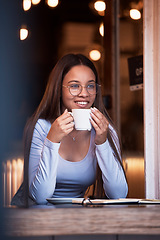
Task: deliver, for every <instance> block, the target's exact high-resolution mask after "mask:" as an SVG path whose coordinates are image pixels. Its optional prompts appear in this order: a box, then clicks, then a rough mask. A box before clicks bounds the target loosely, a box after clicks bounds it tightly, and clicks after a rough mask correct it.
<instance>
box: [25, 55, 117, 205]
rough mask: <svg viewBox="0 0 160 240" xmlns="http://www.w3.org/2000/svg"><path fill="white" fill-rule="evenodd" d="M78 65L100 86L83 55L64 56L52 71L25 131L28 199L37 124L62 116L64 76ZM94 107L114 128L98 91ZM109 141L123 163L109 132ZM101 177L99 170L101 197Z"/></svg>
mask: <svg viewBox="0 0 160 240" xmlns="http://www.w3.org/2000/svg"><path fill="white" fill-rule="evenodd" d="M77 65H85V66H87V67H89V68H90V69H91V70H92V71H93V73H94V74H95V77H96V83H98V84H100V80H99V77H98V73H97V70H96V68H95V66H94V64H93V63H92V62H91V61H90V60H89V59H88V58H87V57H85V56H84V55H82V54H67V55H65V56H63V57H62V58H61V59H60V60H59V61H58V62H57V64H56V65H55V67H54V68H53V70H52V71H51V74H50V76H49V80H48V83H47V87H46V90H45V93H44V96H43V98H42V100H41V102H40V104H39V106H38V108H37V110H36V111H35V113H34V114H33V115H32V117H31V118H30V119H29V120H28V122H27V124H26V127H25V130H24V189H25V196H26V199H28V164H29V153H30V147H31V141H32V135H33V131H34V127H35V124H36V122H37V120H38V119H39V118H42V119H46V120H48V121H50V122H51V123H53V121H54V120H55V119H56V118H57V117H59V116H60V115H61V114H62V98H61V94H62V82H63V79H64V76H65V75H66V74H67V73H68V72H69V70H70V69H71V68H72V67H73V66H77ZM94 106H95V107H96V108H98V109H99V110H100V111H101V112H102V113H103V114H104V115H105V116H106V118H107V119H108V121H109V123H110V124H111V125H112V126H113V124H112V121H111V119H110V117H109V116H108V113H107V111H106V109H105V107H104V104H103V101H102V94H101V91H98V93H97V95H96V98H95V101H94V104H93V107H94ZM108 140H109V143H110V145H111V147H112V149H113V152H114V154H115V156H116V158H117V159H118V161H119V162H120V163H121V155H120V154H119V153H118V151H117V149H118V146H119V143H115V141H114V140H113V133H112V131H108ZM116 145H117V146H116ZM98 169H99V168H98ZM100 175H101V172H100V170H98V174H97V181H98V182H97V184H96V185H97V186H98V188H97V191H96V195H99V196H100V195H101V193H102V192H103V186H102V179H101V177H99V176H100ZM27 203H28V201H27V202H26V206H27Z"/></svg>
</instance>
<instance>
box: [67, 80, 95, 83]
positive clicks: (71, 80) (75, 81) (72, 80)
mask: <svg viewBox="0 0 160 240" xmlns="http://www.w3.org/2000/svg"><path fill="white" fill-rule="evenodd" d="M72 82H76V83H79V82H80V81H78V80H71V81H69V82H68V83H72ZM90 82H96V81H95V80H89V81H88V83H90Z"/></svg>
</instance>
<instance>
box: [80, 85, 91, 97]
mask: <svg viewBox="0 0 160 240" xmlns="http://www.w3.org/2000/svg"><path fill="white" fill-rule="evenodd" d="M88 95H89V93H88V91H87V88H86V87H85V86H82V91H81V93H80V94H79V96H88Z"/></svg>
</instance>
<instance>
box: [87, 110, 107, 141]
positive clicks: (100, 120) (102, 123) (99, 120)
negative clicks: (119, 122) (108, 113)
mask: <svg viewBox="0 0 160 240" xmlns="http://www.w3.org/2000/svg"><path fill="white" fill-rule="evenodd" d="M91 116H92V119H91V123H92V126H93V127H94V129H95V131H96V136H95V143H96V144H102V143H104V142H105V141H106V139H107V130H108V121H107V119H106V118H105V116H104V115H103V114H102V113H101V112H100V111H99V110H98V109H96V108H92V109H91Z"/></svg>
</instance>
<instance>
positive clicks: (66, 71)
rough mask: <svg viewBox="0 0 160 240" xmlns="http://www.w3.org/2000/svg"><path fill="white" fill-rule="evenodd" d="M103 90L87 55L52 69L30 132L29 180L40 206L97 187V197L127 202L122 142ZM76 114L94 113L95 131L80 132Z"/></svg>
mask: <svg viewBox="0 0 160 240" xmlns="http://www.w3.org/2000/svg"><path fill="white" fill-rule="evenodd" d="M100 88H101V87H100V82H99V78H98V75H97V71H96V68H95V66H94V65H93V63H92V62H91V61H90V60H89V59H88V58H87V57H85V56H84V55H81V54H68V55H65V56H64V57H62V58H61V59H60V60H59V61H58V63H57V64H56V66H55V67H54V68H53V70H52V72H51V74H50V77H49V81H48V85H47V87H46V91H45V93H44V96H43V98H42V101H41V103H40V105H39V107H38V108H37V110H36V112H35V114H34V115H33V116H32V117H31V119H30V121H29V122H28V124H27V126H26V129H25V156H24V157H25V169H27V171H26V172H25V178H24V181H25V184H26V185H25V187H26V189H28V191H27V195H28V196H29V198H31V199H32V200H33V201H34V202H35V203H37V204H45V203H46V202H47V201H46V198H51V197H55V198H56V197H59V198H61V197H65V198H67V197H74V198H76V197H83V196H84V194H85V192H86V190H87V188H88V187H89V186H91V185H93V184H96V186H97V188H96V189H97V190H96V197H102V196H103V193H104V194H105V196H106V197H107V198H122V197H126V195H127V192H128V186H127V182H126V178H125V174H124V170H123V166H122V160H121V151H120V144H119V139H118V135H117V133H116V130H115V129H114V127H113V124H112V122H111V120H110V118H109V116H108V114H107V112H106V110H105V107H104V105H103V102H102V96H101V89H100ZM72 109H91V124H92V130H91V131H77V130H75V128H74V122H73V117H72V116H71V114H70V113H69V112H70V111H71V110H72ZM94 190H95V188H94ZM94 194H95V193H94Z"/></svg>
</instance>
